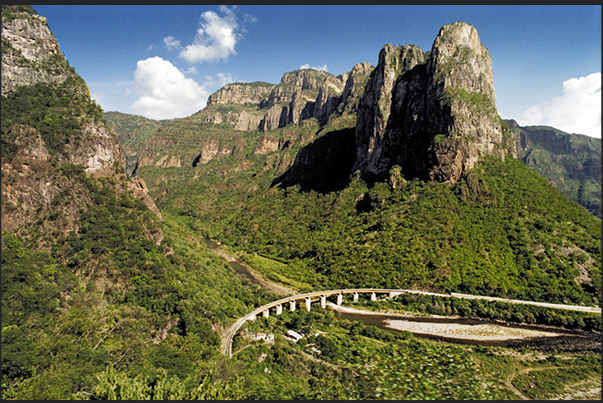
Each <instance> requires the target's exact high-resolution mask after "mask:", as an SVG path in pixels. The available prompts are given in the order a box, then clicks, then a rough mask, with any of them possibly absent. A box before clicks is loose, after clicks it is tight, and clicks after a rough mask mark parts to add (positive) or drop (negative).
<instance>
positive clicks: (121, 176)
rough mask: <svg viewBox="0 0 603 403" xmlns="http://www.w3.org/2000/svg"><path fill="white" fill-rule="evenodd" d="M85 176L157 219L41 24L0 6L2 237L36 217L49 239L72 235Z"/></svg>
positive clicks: (84, 198)
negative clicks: (106, 182) (109, 184)
mask: <svg viewBox="0 0 603 403" xmlns="http://www.w3.org/2000/svg"><path fill="white" fill-rule="evenodd" d="M80 170H81V171H80ZM82 175H84V176H82ZM86 176H87V177H94V178H107V179H109V178H111V180H112V181H113V182H114V184H115V185H114V190H115V192H117V193H119V192H124V191H129V192H131V193H132V194H134V195H135V196H136V197H138V198H139V199H141V200H142V201H143V202H144V203H145V204H147V206H148V207H149V208H151V209H152V210H153V211H154V212H155V213H156V214H157V215H158V216H159V217H160V214H159V211H158V210H157V208H156V207H155V205H154V203H153V202H152V200H150V198H149V197H148V195H147V193H146V191H145V185H144V182H142V180H139V179H135V180H133V181H128V180H126V177H125V158H124V155H123V152H122V150H121V147H120V145H119V142H118V139H117V136H116V135H115V133H114V132H113V131H112V130H111V129H109V128H108V127H107V126H106V125H105V123H104V122H103V120H102V110H101V109H100V107H99V106H98V105H97V104H96V103H95V102H94V101H93V100H92V99H91V98H90V92H89V90H88V87H87V86H86V84H85V83H84V81H83V80H82V79H81V77H79V76H78V75H77V74H76V72H75V70H73V68H72V67H71V66H69V63H68V62H67V60H66V59H65V56H64V55H63V53H62V51H61V49H60V47H59V44H58V41H57V39H56V38H55V37H54V35H53V34H52V32H51V31H50V29H49V27H48V25H47V23H46V19H45V18H43V17H41V16H39V15H38V14H37V13H36V12H35V11H34V10H33V8H31V7H29V6H2V230H3V231H5V230H14V229H16V228H18V227H20V226H22V225H24V224H31V223H33V222H35V221H36V220H38V221H39V220H41V219H42V217H44V216H48V217H51V218H52V219H49V220H46V221H45V222H44V226H45V228H46V229H47V230H48V231H49V233H51V232H52V231H58V232H59V233H62V234H67V233H68V232H69V231H73V230H77V221H78V217H79V213H80V212H81V211H82V210H83V209H85V206H86V204H87V203H88V202H90V201H91V200H92V199H93V197H92V195H91V194H90V192H89V191H88V190H87V188H86V186H85V185H84V184H83V182H82V180H80V179H81V178H83V177H86Z"/></svg>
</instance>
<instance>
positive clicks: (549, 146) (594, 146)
mask: <svg viewBox="0 0 603 403" xmlns="http://www.w3.org/2000/svg"><path fill="white" fill-rule="evenodd" d="M509 125H510V126H511V127H512V130H513V131H514V132H515V136H516V144H517V157H518V158H520V159H521V160H522V161H523V162H525V163H526V164H527V165H528V166H529V167H531V168H533V169H535V170H536V172H538V173H539V174H540V175H542V176H543V177H544V178H546V179H547V180H548V181H549V182H550V183H551V184H553V185H554V186H555V187H556V188H557V189H559V190H560V191H561V192H562V193H564V194H566V195H567V196H569V197H570V199H572V200H574V201H575V202H576V203H578V204H580V205H582V206H584V207H585V208H586V209H587V210H588V211H590V212H591V213H592V214H593V215H595V216H597V217H599V218H601V139H596V138H592V137H588V136H584V135H580V134H569V133H565V132H563V131H561V130H557V129H555V128H553V127H548V126H527V127H520V126H519V125H518V124H517V122H515V121H509Z"/></svg>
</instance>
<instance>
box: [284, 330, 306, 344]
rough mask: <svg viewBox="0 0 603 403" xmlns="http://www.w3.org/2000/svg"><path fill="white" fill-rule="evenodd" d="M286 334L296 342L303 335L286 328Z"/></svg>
mask: <svg viewBox="0 0 603 403" xmlns="http://www.w3.org/2000/svg"><path fill="white" fill-rule="evenodd" d="M287 335H288V336H290V337H291V338H292V339H293V340H294V341H295V342H296V343H297V342H298V341H299V339H301V338H302V337H304V336H303V335H301V334H299V333H297V332H295V331H293V330H287Z"/></svg>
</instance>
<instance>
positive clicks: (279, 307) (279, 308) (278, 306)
mask: <svg viewBox="0 0 603 403" xmlns="http://www.w3.org/2000/svg"><path fill="white" fill-rule="evenodd" d="M281 313H283V306H282V305H277V306H276V314H277V315H280V314H281Z"/></svg>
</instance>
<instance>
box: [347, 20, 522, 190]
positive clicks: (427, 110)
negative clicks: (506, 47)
mask: <svg viewBox="0 0 603 403" xmlns="http://www.w3.org/2000/svg"><path fill="white" fill-rule="evenodd" d="M510 138H511V136H505V135H504V133H503V126H502V122H501V120H500V118H499V116H498V113H497V111H496V98H495V95H494V84H493V78H492V61H491V58H490V55H489V53H488V50H487V49H486V48H485V47H484V46H483V45H482V44H481V42H480V40H479V36H478V34H477V30H476V29H475V27H473V26H471V25H469V24H465V23H460V22H455V23H453V24H450V25H445V26H444V27H442V28H441V29H440V32H439V34H438V36H437V38H436V39H435V41H434V43H433V46H432V49H431V53H430V55H429V57H428V58H427V59H425V55H424V54H423V52H422V51H421V49H420V48H418V47H417V46H414V45H405V46H401V47H397V46H393V45H386V46H385V47H384V48H383V49H382V50H381V52H380V54H379V63H378V65H377V67H376V68H375V70H374V71H373V72H372V73H371V76H370V79H369V81H368V83H367V85H366V90H365V93H364V96H363V98H362V100H361V101H360V104H359V106H358V120H357V126H356V144H357V159H356V163H355V165H354V169H355V170H359V171H360V172H361V173H362V175H363V176H364V177H365V178H366V179H368V180H379V179H384V178H386V177H387V176H388V175H389V170H390V169H391V168H392V167H394V166H396V165H398V166H400V168H401V173H402V175H403V176H405V177H409V178H414V177H417V178H420V179H424V180H435V181H442V182H443V181H449V182H455V181H457V180H458V179H459V178H460V177H461V176H462V175H463V174H464V173H465V172H467V171H468V170H470V169H471V168H472V167H473V166H474V165H475V163H476V162H477V161H478V160H479V158H480V157H482V156H486V155H492V156H495V157H497V158H501V159H504V158H505V155H506V154H507V152H510V153H511V154H514V144H513V142H512V141H510Z"/></svg>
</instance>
